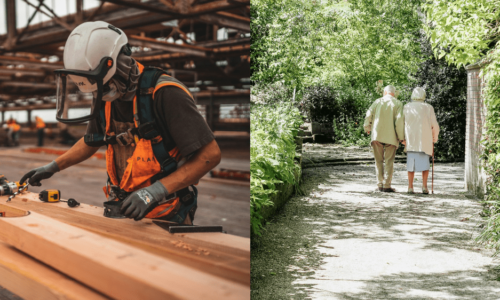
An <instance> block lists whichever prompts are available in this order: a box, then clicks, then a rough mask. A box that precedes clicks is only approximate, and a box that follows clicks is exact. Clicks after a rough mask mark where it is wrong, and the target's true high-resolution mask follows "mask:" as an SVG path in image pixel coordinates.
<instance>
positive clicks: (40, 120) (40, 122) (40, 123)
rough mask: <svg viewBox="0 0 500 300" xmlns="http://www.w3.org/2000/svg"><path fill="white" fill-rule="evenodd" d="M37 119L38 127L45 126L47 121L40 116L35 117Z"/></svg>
mask: <svg viewBox="0 0 500 300" xmlns="http://www.w3.org/2000/svg"><path fill="white" fill-rule="evenodd" d="M35 120H36V129H42V128H45V122H44V121H43V120H42V118H40V117H35Z"/></svg>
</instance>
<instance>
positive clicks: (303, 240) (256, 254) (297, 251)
mask: <svg viewBox="0 0 500 300" xmlns="http://www.w3.org/2000/svg"><path fill="white" fill-rule="evenodd" d="M435 171H436V174H435V179H434V191H435V194H434V195H423V194H414V195H409V194H406V193H401V192H402V191H406V178H407V177H406V174H407V173H406V171H405V166H404V165H403V164H396V165H395V174H394V180H393V186H394V187H395V188H396V189H397V190H398V191H399V192H398V193H381V192H378V191H375V190H376V182H375V176H374V166H373V165H355V166H352V165H351V166H332V167H322V168H313V169H308V170H305V172H304V184H303V188H304V190H305V192H306V195H305V196H295V197H294V198H292V199H291V200H290V202H289V203H288V204H287V205H286V206H285V207H284V208H283V210H282V212H281V214H280V215H279V216H277V217H276V218H275V219H274V220H272V221H271V223H272V224H270V225H268V226H266V229H267V231H266V232H265V233H264V236H263V237H261V238H257V239H255V240H254V241H253V248H252V283H251V286H252V299H499V298H500V293H499V292H500V282H499V281H497V278H498V274H497V272H496V271H495V270H493V269H492V265H493V259H492V258H491V254H492V252H491V251H489V250H485V249H483V248H481V247H479V246H477V245H476V244H474V242H473V238H474V237H475V236H476V235H477V234H478V232H479V230H478V228H477V221H479V217H478V213H479V211H480V210H481V207H480V204H479V203H478V201H477V200H475V199H473V197H470V196H468V195H466V194H465V192H464V191H463V184H464V183H463V174H464V171H463V163H456V164H442V165H436V170H435ZM416 178H417V181H416V182H415V190H418V189H417V187H418V188H421V177H420V175H417V176H416ZM429 180H430V178H429ZM429 188H430V182H429Z"/></svg>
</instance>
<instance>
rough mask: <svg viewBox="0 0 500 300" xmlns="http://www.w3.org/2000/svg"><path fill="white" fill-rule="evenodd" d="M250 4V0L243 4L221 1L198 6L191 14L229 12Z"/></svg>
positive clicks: (242, 2)
mask: <svg viewBox="0 0 500 300" xmlns="http://www.w3.org/2000/svg"><path fill="white" fill-rule="evenodd" d="M249 4H250V0H247V1H241V2H234V1H228V0H219V1H210V2H207V3H203V4H198V5H195V6H194V7H193V8H192V9H191V10H190V13H191V14H197V13H204V14H206V13H210V12H216V11H221V10H228V9H233V8H237V7H242V6H246V5H249Z"/></svg>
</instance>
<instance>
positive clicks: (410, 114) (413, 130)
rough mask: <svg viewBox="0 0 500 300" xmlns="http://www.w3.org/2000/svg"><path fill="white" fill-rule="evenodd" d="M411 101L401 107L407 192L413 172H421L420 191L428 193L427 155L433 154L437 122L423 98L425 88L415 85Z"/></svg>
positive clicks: (411, 183) (410, 191)
mask: <svg viewBox="0 0 500 300" xmlns="http://www.w3.org/2000/svg"><path fill="white" fill-rule="evenodd" d="M411 99H412V102H410V103H408V104H406V105H405V106H404V108H403V114H404V119H405V137H406V140H405V145H406V151H407V152H408V156H407V163H406V168H407V171H408V193H410V194H413V178H414V176H415V172H422V179H423V180H422V181H423V182H422V183H423V187H422V193H423V194H429V190H428V189H427V178H428V177H429V157H431V156H432V155H434V145H433V143H436V142H437V141H438V135H439V124H438V123H437V120H436V114H435V113H434V108H433V107H432V106H431V105H430V104H427V103H424V100H425V90H424V89H423V88H421V87H417V88H415V89H414V90H413V93H412V95H411Z"/></svg>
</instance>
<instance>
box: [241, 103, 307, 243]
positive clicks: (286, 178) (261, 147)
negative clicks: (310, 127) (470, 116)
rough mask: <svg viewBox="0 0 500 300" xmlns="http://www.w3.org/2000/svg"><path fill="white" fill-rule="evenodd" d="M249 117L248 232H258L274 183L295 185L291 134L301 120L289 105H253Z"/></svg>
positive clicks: (295, 133) (300, 116) (293, 146)
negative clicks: (250, 230) (250, 228)
mask: <svg viewBox="0 0 500 300" xmlns="http://www.w3.org/2000/svg"><path fill="white" fill-rule="evenodd" d="M250 120H251V125H250V126H251V127H250V130H251V137H250V173H251V180H250V195H251V196H250V218H251V225H252V233H253V234H257V235H260V232H261V229H262V225H263V224H262V222H263V216H262V214H261V210H262V208H263V207H266V206H271V205H273V202H271V201H270V196H271V195H273V194H275V193H277V190H276V184H278V183H291V184H294V185H297V184H298V182H297V180H296V178H295V176H294V174H296V172H297V169H298V168H300V166H299V165H297V164H295V163H294V159H295V156H296V150H295V149H296V147H295V137H296V136H297V133H298V130H299V127H300V125H301V124H302V123H303V121H302V115H301V114H300V112H299V110H298V109H297V108H295V107H293V106H292V105H289V104H274V105H263V104H260V105H257V104H253V105H252V107H251V113H250Z"/></svg>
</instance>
